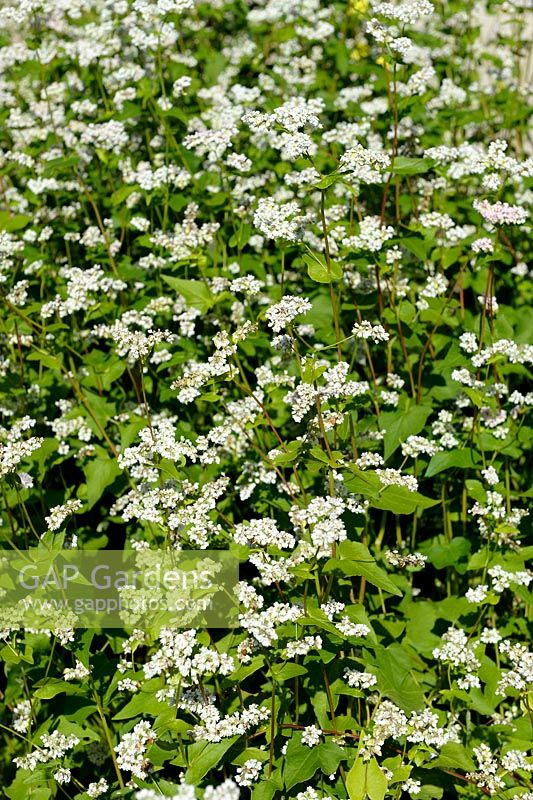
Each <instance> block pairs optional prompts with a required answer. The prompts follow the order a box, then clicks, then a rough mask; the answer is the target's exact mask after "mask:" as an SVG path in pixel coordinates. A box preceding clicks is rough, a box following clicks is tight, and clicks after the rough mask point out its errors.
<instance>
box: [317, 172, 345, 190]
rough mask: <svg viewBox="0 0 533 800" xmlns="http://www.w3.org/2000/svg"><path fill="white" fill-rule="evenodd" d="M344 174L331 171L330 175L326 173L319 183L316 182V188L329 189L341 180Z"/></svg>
mask: <svg viewBox="0 0 533 800" xmlns="http://www.w3.org/2000/svg"><path fill="white" fill-rule="evenodd" d="M341 179H342V175H339V173H338V172H331V173H330V174H329V175H324V177H323V178H321V179H320V180H319V181H318V182H317V183H315V184H314V186H313V188H314V189H327V188H328V187H329V186H332V185H333V184H334V183H335V182H336V181H338V180H341Z"/></svg>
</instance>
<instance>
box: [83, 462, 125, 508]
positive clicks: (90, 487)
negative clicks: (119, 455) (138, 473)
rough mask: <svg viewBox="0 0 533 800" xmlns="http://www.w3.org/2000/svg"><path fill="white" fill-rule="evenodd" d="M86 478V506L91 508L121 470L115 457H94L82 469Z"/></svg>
mask: <svg viewBox="0 0 533 800" xmlns="http://www.w3.org/2000/svg"><path fill="white" fill-rule="evenodd" d="M83 471H84V473H85V478H86V480H87V493H86V501H87V508H88V509H89V508H92V507H93V506H94V504H95V503H96V502H97V501H98V500H99V499H100V498H101V496H102V495H103V493H104V491H105V489H107V487H108V486H111V484H112V483H113V481H114V480H115V478H116V477H117V475H120V474H121V472H122V470H121V469H120V467H119V466H118V464H117V462H116V460H115V459H112V458H95V459H93V460H92V461H89V462H88V463H87V464H86V465H85V466H84V469H83Z"/></svg>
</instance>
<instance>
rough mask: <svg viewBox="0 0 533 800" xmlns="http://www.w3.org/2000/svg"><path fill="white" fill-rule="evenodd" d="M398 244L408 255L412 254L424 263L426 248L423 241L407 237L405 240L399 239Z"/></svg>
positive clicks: (426, 254)
mask: <svg viewBox="0 0 533 800" xmlns="http://www.w3.org/2000/svg"><path fill="white" fill-rule="evenodd" d="M400 244H401V246H402V247H405V248H407V250H409V252H410V253H413V255H415V256H416V257H417V258H419V259H420V260H421V261H425V260H426V259H427V257H428V246H427V244H426V241H425V239H420V238H418V237H415V236H413V237H411V236H409V237H408V238H407V239H401V240H400Z"/></svg>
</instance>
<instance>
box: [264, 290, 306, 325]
mask: <svg viewBox="0 0 533 800" xmlns="http://www.w3.org/2000/svg"><path fill="white" fill-rule="evenodd" d="M310 310H311V303H310V301H309V300H308V299H307V297H294V296H292V295H285V296H284V297H282V299H281V300H280V302H279V303H276V304H275V305H273V306H270V308H268V309H267V311H266V313H265V317H266V319H267V322H268V325H269V327H270V328H272V329H273V330H274V331H275V332H276V333H279V331H281V330H283V328H286V327H287V325H289V324H290V323H291V322H292V321H293V320H294V319H295V318H296V317H297V316H299V315H300V314H305V313H306V312H307V311H310Z"/></svg>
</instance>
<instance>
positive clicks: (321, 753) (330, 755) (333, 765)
mask: <svg viewBox="0 0 533 800" xmlns="http://www.w3.org/2000/svg"><path fill="white" fill-rule="evenodd" d="M317 751H318V763H319V765H320V769H321V770H322V772H323V773H324V775H334V774H335V773H336V772H337V769H338V767H339V764H340V763H341V761H342V759H343V758H345V755H344V750H343V749H342V747H339V745H338V744H335V743H334V742H324V744H320V745H319V746H318V747H317Z"/></svg>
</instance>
